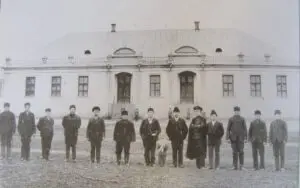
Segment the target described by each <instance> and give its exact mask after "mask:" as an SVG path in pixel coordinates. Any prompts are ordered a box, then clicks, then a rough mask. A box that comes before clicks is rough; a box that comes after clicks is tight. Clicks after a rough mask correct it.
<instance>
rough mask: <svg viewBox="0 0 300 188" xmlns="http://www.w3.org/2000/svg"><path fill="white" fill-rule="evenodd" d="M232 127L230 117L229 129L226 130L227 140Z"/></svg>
mask: <svg viewBox="0 0 300 188" xmlns="http://www.w3.org/2000/svg"><path fill="white" fill-rule="evenodd" d="M231 127H232V120H231V118H230V119H229V120H228V125H227V130H226V140H229V137H230V131H231Z"/></svg>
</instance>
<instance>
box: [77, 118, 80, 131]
mask: <svg viewBox="0 0 300 188" xmlns="http://www.w3.org/2000/svg"><path fill="white" fill-rule="evenodd" d="M80 127H81V118H80V117H79V116H78V124H77V129H79V128H80Z"/></svg>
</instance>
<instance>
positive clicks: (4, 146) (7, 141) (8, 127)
mask: <svg viewBox="0 0 300 188" xmlns="http://www.w3.org/2000/svg"><path fill="white" fill-rule="evenodd" d="M9 108H10V104H9V103H4V111H3V112H2V113H1V114H0V137H1V159H5V158H6V159H8V160H10V159H11V141H12V137H13V135H14V134H15V132H16V118H15V115H14V113H12V112H11V111H10V110H9ZM5 150H7V151H6V152H5Z"/></svg>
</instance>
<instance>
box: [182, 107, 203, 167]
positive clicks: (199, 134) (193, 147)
mask: <svg viewBox="0 0 300 188" xmlns="http://www.w3.org/2000/svg"><path fill="white" fill-rule="evenodd" d="M194 113H195V115H196V117H194V118H193V119H192V121H191V124H190V127H189V133H188V145H187V152H186V156H187V158H189V159H190V160H192V159H196V166H197V168H199V169H201V168H205V158H206V150H207V142H206V140H207V138H206V137H207V132H208V127H207V123H206V119H205V118H204V117H203V115H202V114H203V113H202V108H201V107H200V106H195V107H194Z"/></svg>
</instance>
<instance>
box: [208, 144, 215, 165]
mask: <svg viewBox="0 0 300 188" xmlns="http://www.w3.org/2000/svg"><path fill="white" fill-rule="evenodd" d="M213 158H214V146H212V145H209V146H208V162H209V168H213V167H214V164H213Z"/></svg>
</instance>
